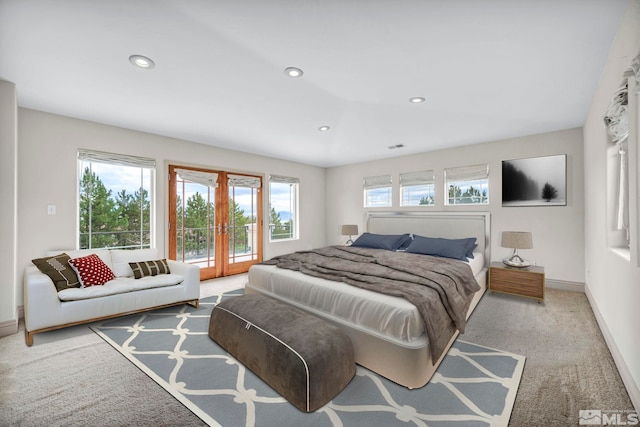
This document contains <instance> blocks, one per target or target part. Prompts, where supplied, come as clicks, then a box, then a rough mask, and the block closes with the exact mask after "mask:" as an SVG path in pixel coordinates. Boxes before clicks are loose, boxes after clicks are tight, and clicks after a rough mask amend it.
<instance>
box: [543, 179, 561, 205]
mask: <svg viewBox="0 0 640 427" xmlns="http://www.w3.org/2000/svg"><path fill="white" fill-rule="evenodd" d="M556 197H558V190H556V189H555V187H554V186H553V185H551V184H549V183H548V182H547V183H545V184H544V187H542V198H543V199H545V200H546V201H547V202H550V201H551V199H555V198H556Z"/></svg>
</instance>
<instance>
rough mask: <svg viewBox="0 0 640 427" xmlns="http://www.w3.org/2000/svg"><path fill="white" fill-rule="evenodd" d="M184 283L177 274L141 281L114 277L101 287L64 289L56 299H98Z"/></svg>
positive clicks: (150, 277)
mask: <svg viewBox="0 0 640 427" xmlns="http://www.w3.org/2000/svg"><path fill="white" fill-rule="evenodd" d="M183 281H184V277H183V276H181V275H179V274H162V275H159V276H147V277H143V278H142V279H137V280H136V279H134V278H132V277H116V278H115V279H113V280H110V281H108V282H107V283H105V284H104V285H103V286H91V287H89V288H75V289H65V290H63V291H60V292H58V298H60V299H61V300H62V301H78V300H84V299H89V298H99V297H105V296H109V295H116V294H122V293H126V292H134V291H141V290H144V289H152V288H162V287H166V286H175V285H178V284H180V283H182V282H183Z"/></svg>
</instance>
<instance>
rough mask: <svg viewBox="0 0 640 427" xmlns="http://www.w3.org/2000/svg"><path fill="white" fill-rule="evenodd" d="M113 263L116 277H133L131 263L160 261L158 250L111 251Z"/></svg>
mask: <svg viewBox="0 0 640 427" xmlns="http://www.w3.org/2000/svg"><path fill="white" fill-rule="evenodd" d="M110 252H111V261H112V262H113V268H112V270H113V274H115V275H116V277H133V270H131V267H130V266H129V263H130V262H140V261H149V260H154V259H159V258H160V255H159V254H158V249H156V248H149V249H111V251H110Z"/></svg>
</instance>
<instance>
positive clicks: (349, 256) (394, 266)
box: [263, 246, 480, 362]
mask: <svg viewBox="0 0 640 427" xmlns="http://www.w3.org/2000/svg"><path fill="white" fill-rule="evenodd" d="M263 264H268V265H277V266H278V267H280V268H286V269H289V270H295V271H300V272H302V273H304V274H308V275H310V276H315V277H321V278H324V279H328V280H333V281H338V282H344V283H347V284H349V285H353V286H357V287H360V288H363V289H368V290H371V291H375V292H380V293H383V294H387V295H392V296H397V297H402V298H405V299H406V300H407V301H409V302H411V303H412V304H413V305H415V306H416V307H417V308H418V311H419V312H420V315H421V316H422V319H423V320H424V325H425V329H426V332H427V337H428V338H429V343H430V349H431V356H432V360H433V361H434V362H435V361H437V360H438V358H439V357H440V355H441V354H442V352H443V351H444V349H445V347H446V345H447V343H448V342H449V339H450V338H451V336H452V335H453V334H454V332H455V330H456V329H459V330H460V332H461V333H464V328H465V324H466V319H465V317H466V313H467V310H468V309H469V304H470V303H471V299H472V298H473V294H474V293H475V292H477V291H478V290H480V286H479V285H478V283H477V282H476V280H475V279H474V277H473V273H472V272H471V267H469V265H468V264H466V263H464V262H462V261H458V260H453V259H448V258H437V257H432V256H428V255H418V254H410V253H404V252H392V251H387V250H382V249H367V248H353V247H349V246H329V247H325V248H320V249H314V250H311V251H304V252H295V253H291V254H287V255H282V256H278V257H275V258H273V259H270V260H268V261H265V262H263Z"/></svg>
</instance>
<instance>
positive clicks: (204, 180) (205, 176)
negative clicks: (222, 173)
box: [175, 168, 218, 188]
mask: <svg viewBox="0 0 640 427" xmlns="http://www.w3.org/2000/svg"><path fill="white" fill-rule="evenodd" d="M175 172H176V173H177V174H178V176H179V177H180V179H182V180H183V181H189V182H195V183H198V184H202V185H204V186H207V187H211V188H216V187H217V186H218V174H217V173H215V172H204V171H194V170H191V169H178V168H176V169H175Z"/></svg>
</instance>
